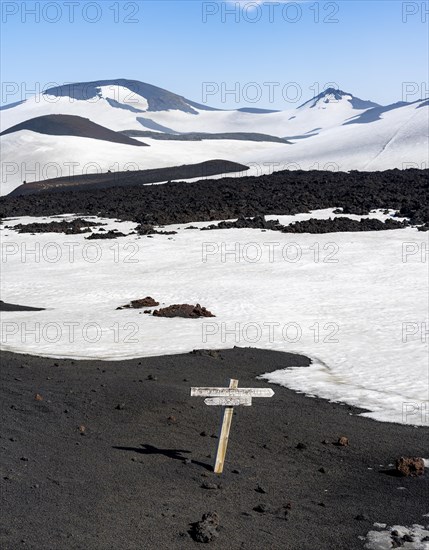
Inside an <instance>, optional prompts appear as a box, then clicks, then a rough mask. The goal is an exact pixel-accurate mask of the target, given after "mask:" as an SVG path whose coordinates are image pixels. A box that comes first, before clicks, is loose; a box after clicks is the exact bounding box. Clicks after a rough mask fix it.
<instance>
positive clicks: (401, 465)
mask: <svg viewBox="0 0 429 550" xmlns="http://www.w3.org/2000/svg"><path fill="white" fill-rule="evenodd" d="M395 468H396V471H397V472H398V473H399V474H401V475H402V476H411V477H417V476H422V475H424V473H425V463H424V460H423V458H415V457H410V456H401V457H400V458H398V459H397V460H396V465H395Z"/></svg>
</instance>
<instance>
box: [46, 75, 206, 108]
mask: <svg viewBox="0 0 429 550" xmlns="http://www.w3.org/2000/svg"><path fill="white" fill-rule="evenodd" d="M104 86H122V87H124V88H127V89H128V90H130V92H131V93H130V98H132V96H133V94H135V95H138V96H140V97H144V98H145V99H146V100H147V102H148V105H149V108H148V111H168V110H178V111H183V112H185V113H190V114H195V115H196V114H198V113H197V111H196V110H195V109H200V110H205V111H212V110H213V111H215V110H217V109H212V108H211V107H207V106H206V105H200V104H198V103H195V102H194V101H191V100H189V99H186V98H185V97H182V96H179V95H177V94H174V93H172V92H169V91H168V90H164V89H163V88H158V86H153V85H152V84H147V83H146V82H140V81H139V80H128V79H126V78H118V79H114V80H94V81H92V82H76V83H74V84H64V85H63V86H55V87H53V88H49V89H48V90H46V91H45V92H44V94H45V95H51V96H55V97H70V98H72V99H75V100H77V101H88V100H90V99H94V98H96V97H101V90H100V88H101V87H104Z"/></svg>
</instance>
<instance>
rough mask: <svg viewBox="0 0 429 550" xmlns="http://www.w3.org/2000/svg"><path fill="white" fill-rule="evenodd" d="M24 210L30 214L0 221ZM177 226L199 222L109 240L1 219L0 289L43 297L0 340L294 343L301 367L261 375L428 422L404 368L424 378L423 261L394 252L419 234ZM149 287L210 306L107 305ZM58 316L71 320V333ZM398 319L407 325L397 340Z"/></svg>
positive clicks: (61, 348) (422, 399)
mask: <svg viewBox="0 0 429 550" xmlns="http://www.w3.org/2000/svg"><path fill="white" fill-rule="evenodd" d="M329 215H332V211H318V212H313V213H310V214H306V215H305V216H308V217H313V216H314V217H318V216H324V217H325V216H329ZM371 215H373V216H380V217H381V216H382V214H381V213H380V212H373V213H372V214H371ZM279 218H280V219H281V220H282V221H283V222H285V221H286V219H287V217H282V216H279ZM300 219H302V216H300ZM31 221H39V222H40V221H42V219H41V218H29V217H27V218H16V219H14V220H8V221H6V222H5V223H6V225H12V224H15V223H29V222H31ZM46 221H48V220H46ZM102 221H103V220H102ZM288 221H293V220H292V219H291V218H290V217H289V219H288ZM135 225H136V224H135V223H132V222H122V223H117V222H115V221H111V220H110V221H109V226H107V227H106V229H108V228H113V227H116V228H117V229H118V230H119V231H122V232H123V233H129V232H130V231H131V230H133V228H134V227H135ZM189 225H199V224H197V223H195V224H193V223H192V224H191V223H190V224H181V225H171V226H169V227H166V229H174V230H178V234H177V235H173V236H171V237H167V236H160V235H155V236H154V237H153V238H147V237H140V236H137V235H129V236H127V237H123V238H119V239H116V240H114V241H111V240H108V241H104V240H97V241H87V240H85V235H58V234H53V233H50V234H36V235H29V234H17V233H16V232H15V231H13V230H11V229H5V228H4V229H2V232H1V237H2V256H3V257H2V268H3V277H2V281H1V291H2V299H3V300H4V301H7V302H12V303H18V304H23V305H29V306H39V307H46V308H49V309H47V310H46V311H41V312H19V313H16V312H15V313H14V312H3V313H2V335H1V340H2V347H3V348H4V349H7V350H10V351H15V352H21V353H30V354H37V355H45V356H51V357H76V358H78V357H79V358H98V359H118V360H119V359H124V358H132V357H141V356H153V355H165V354H171V353H182V352H189V351H191V350H192V349H195V348H206V349H213V348H215V349H216V348H230V347H233V346H234V345H237V346H241V347H249V346H250V347H257V348H263V349H270V350H277V351H286V352H293V353H302V354H304V355H307V356H308V357H311V358H312V360H313V363H312V365H311V366H309V367H306V368H290V369H285V370H279V371H277V372H274V373H269V374H266V375H265V377H266V378H267V379H268V380H269V381H271V382H275V383H278V384H280V385H284V386H287V387H289V388H291V389H294V390H296V391H299V392H304V393H307V394H309V395H315V396H319V397H323V398H326V399H330V400H335V401H339V402H343V403H348V404H350V405H354V406H357V407H362V408H364V409H367V410H368V411H370V412H368V413H364V414H365V416H369V417H371V418H374V419H377V420H382V421H391V422H399V423H408V424H413V425H427V424H428V422H427V413H426V414H425V413H424V410H426V411H427V389H426V386H425V384H410V377H411V379H413V380H425V379H427V346H426V344H425V343H424V341H423V338H422V334H420V332H419V330H420V329H419V327H421V326H422V325H421V324H422V323H425V322H426V323H427V322H428V320H427V309H426V304H427V293H428V288H427V264H425V263H423V262H422V261H421V258H420V255H415V256H411V257H409V258H408V261H407V262H404V261H403V243H406V242H416V243H419V245H426V246H427V244H426V243H427V238H428V235H426V234H423V233H419V232H417V231H416V230H415V229H412V228H406V229H401V230H393V231H381V232H362V233H335V234H324V235H310V234H282V233H277V232H270V231H267V232H261V231H256V230H250V229H237V230H235V229H231V230H213V231H210V232H205V231H201V232H200V231H197V230H188V229H185V227H187V226H189ZM285 250H286V256H285ZM34 251H35V252H34ZM270 251H271V252H270ZM71 252H73V254H72V256H70V254H71ZM255 254H256V255H257V256H258V255H259V256H260V257H259V258H256V261H255ZM297 255H298V256H299V257H298V256H297ZM36 259H38V261H36ZM148 295H150V296H153V297H154V298H155V299H157V300H158V301H160V302H161V304H165V305H169V304H172V303H200V304H201V305H203V306H205V307H207V308H208V309H209V310H211V311H212V312H213V313H214V314H215V315H216V318H213V319H211V318H210V319H190V320H188V319H162V318H154V317H151V316H148V315H144V314H141V313H139V311H136V310H124V311H116V307H118V306H120V305H123V304H126V303H128V302H129V301H130V300H133V299H137V298H142V297H144V296H148ZM65 323H77V325H76V330H75V331H74V333H73V334H72V335H70V330H68V329H67V326H66V325H65ZM91 323H92V328H91V326H89V325H90V324H91ZM404 323H411V325H410V326H412V327H414V326H415V324H416V323H417V327H418V330H417V331H416V332H415V333H414V334H411V333H410V334H409V335H408V336H407V338H406V341H404V333H403V331H404V328H403V324H404ZM285 327H286V328H285ZM56 329H57V330H58V329H59V334H58V335H57V336H58V338H57V339H56ZM90 329H91V330H90ZM35 330H36V333H38V334H39V336H40V337H39V338H38V340H39V341H37V339H36V337H35V335H34V331H35ZM31 331H33V332H31ZM85 331H89V332H88V333H86V332H85ZM411 332H413V331H411ZM404 366H406V368H404ZM261 374H262V373H261ZM407 404H411V405H412V407H411V406H410V407H409V408H406V407H407ZM404 407H405V409H404ZM425 407H426V409H425ZM404 411H405V413H404Z"/></svg>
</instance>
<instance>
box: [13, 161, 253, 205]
mask: <svg viewBox="0 0 429 550" xmlns="http://www.w3.org/2000/svg"><path fill="white" fill-rule="evenodd" d="M248 169H249V167H248V166H244V164H238V163H236V162H230V161H228V160H221V159H215V160H209V161H205V162H199V163H197V164H184V165H183V166H173V167H168V168H153V169H150V170H135V171H131V170H130V171H126V172H111V171H109V172H106V173H102V174H85V175H83V176H65V177H61V178H54V179H49V180H48V179H47V180H42V181H36V182H29V183H24V184H22V185H20V186H19V187H17V188H16V189H14V190H13V191H12V193H10V195H9V196H10V197H12V196H20V195H30V194H36V193H37V194H39V193H43V194H45V193H48V192H49V193H66V192H70V191H72V192H74V191H79V192H82V191H83V190H84V191H88V190H93V191H94V190H97V191H99V190H101V189H108V188H110V187H129V186H131V187H133V186H135V185H138V186H141V185H143V184H149V183H159V182H165V181H169V180H177V179H192V178H204V177H209V176H215V175H218V174H219V175H223V174H228V173H230V172H240V173H241V172H245V171H246V170H248ZM127 192H128V191H127Z"/></svg>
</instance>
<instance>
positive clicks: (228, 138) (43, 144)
mask: <svg viewBox="0 0 429 550" xmlns="http://www.w3.org/2000/svg"><path fill="white" fill-rule="evenodd" d="M428 112H429V109H428V101H427V100H421V101H417V102H415V103H405V102H399V103H396V104H394V105H390V106H380V105H378V104H376V103H374V102H372V101H367V100H362V99H359V98H357V97H354V96H353V95H352V94H350V93H346V92H343V91H341V90H336V89H333V88H329V89H327V90H326V91H324V92H322V93H321V94H319V95H317V96H316V97H314V98H312V99H310V100H309V101H306V102H305V103H303V104H302V105H300V106H299V107H298V108H296V109H293V110H288V111H270V110H262V109H238V110H219V109H214V108H211V107H208V106H206V105H201V104H198V103H196V102H194V101H191V100H188V99H186V98H184V97H182V96H179V95H177V94H174V93H172V92H169V91H167V90H163V89H162V88H158V87H156V86H152V85H150V84H145V83H143V82H138V81H131V80H125V79H118V80H100V81H94V82H86V83H77V84H68V85H64V86H57V87H55V88H51V89H49V90H46V91H45V92H44V93H42V94H38V95H35V96H34V97H32V98H30V99H28V100H25V101H22V102H17V103H15V104H12V105H8V106H6V107H3V108H2V109H1V117H0V118H1V132H2V133H1V136H2V137H1V147H2V180H1V193H2V194H6V193H9V192H11V191H12V190H13V189H15V188H16V187H17V186H19V185H20V184H21V183H22V182H23V181H37V180H42V179H48V178H54V177H58V176H64V175H69V174H70V173H73V174H81V173H85V172H91V171H107V170H115V171H121V170H136V169H142V170H143V169H152V168H161V167H166V166H175V165H183V164H193V163H200V162H204V161H208V160H211V159H224V160H228V161H233V162H237V163H241V164H244V165H247V166H250V167H251V170H250V171H249V173H250V174H252V173H253V174H260V173H264V172H271V171H273V170H281V169H286V168H290V169H296V168H301V169H305V170H306V169H331V170H343V171H348V170H352V169H354V170H383V169H388V168H404V167H407V166H414V167H419V168H422V167H426V166H427V165H428V164H429V162H428V150H429V141H428ZM54 115H62V119H61V118H60V117H57V116H54ZM64 115H66V116H64ZM53 127H55V131H53V130H52V128H53ZM136 142H140V143H141V144H142V145H147V146H148V147H135V145H136V144H137V143H136ZM70 167H72V171H71V169H70Z"/></svg>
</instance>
